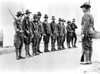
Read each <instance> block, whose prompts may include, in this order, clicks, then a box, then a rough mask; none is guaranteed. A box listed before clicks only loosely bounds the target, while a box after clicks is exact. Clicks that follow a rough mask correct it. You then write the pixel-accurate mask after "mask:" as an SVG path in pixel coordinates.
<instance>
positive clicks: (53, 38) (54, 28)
mask: <svg viewBox="0 0 100 74" xmlns="http://www.w3.org/2000/svg"><path fill="white" fill-rule="evenodd" d="M52 20H55V17H54V16H52ZM50 28H51V51H55V50H56V49H55V42H56V39H57V24H56V22H55V21H52V22H51V23H50Z"/></svg>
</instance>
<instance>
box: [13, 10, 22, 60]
mask: <svg viewBox="0 0 100 74" xmlns="http://www.w3.org/2000/svg"><path fill="white" fill-rule="evenodd" d="M22 15H23V14H22V12H21V11H19V12H17V15H16V16H17V17H19V16H22ZM14 29H15V36H14V46H15V49H16V59H17V60H19V59H20V58H22V56H21V51H22V47H23V34H22V21H21V20H16V21H15V22H14Z"/></svg>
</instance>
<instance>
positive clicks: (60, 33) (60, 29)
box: [57, 18, 63, 50]
mask: <svg viewBox="0 0 100 74" xmlns="http://www.w3.org/2000/svg"><path fill="white" fill-rule="evenodd" d="M59 21H60V22H59V23H58V24H57V34H58V35H57V46H58V50H62V38H63V26H62V24H61V18H59Z"/></svg>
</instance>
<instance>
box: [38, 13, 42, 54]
mask: <svg viewBox="0 0 100 74" xmlns="http://www.w3.org/2000/svg"><path fill="white" fill-rule="evenodd" d="M41 15H42V14H41V13H40V12H38V13H37V16H38V25H39V35H40V37H39V43H38V52H39V53H42V52H41V51H40V42H41V40H42V35H43V27H42V22H41V20H40V18H41Z"/></svg>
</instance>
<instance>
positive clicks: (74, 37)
mask: <svg viewBox="0 0 100 74" xmlns="http://www.w3.org/2000/svg"><path fill="white" fill-rule="evenodd" d="M71 27H72V30H73V38H72V46H73V47H76V41H77V35H76V32H75V29H77V26H76V24H75V23H72V24H71ZM73 41H74V44H73Z"/></svg>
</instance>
